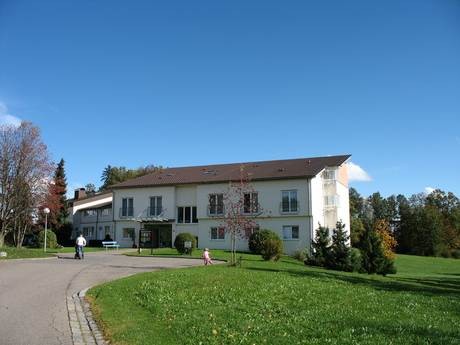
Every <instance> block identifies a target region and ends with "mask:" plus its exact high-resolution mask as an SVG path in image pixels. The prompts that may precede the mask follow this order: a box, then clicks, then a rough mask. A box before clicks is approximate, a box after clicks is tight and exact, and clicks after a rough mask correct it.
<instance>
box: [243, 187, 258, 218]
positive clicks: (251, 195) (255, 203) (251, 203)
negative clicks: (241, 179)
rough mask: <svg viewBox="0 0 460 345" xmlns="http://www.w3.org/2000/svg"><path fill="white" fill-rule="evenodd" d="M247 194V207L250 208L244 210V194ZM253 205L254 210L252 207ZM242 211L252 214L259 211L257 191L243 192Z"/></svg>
mask: <svg viewBox="0 0 460 345" xmlns="http://www.w3.org/2000/svg"><path fill="white" fill-rule="evenodd" d="M248 194H249V207H250V210H249V212H246V211H245V207H246V205H245V198H246V195H248ZM254 196H255V197H256V199H257V200H256V202H254ZM253 207H255V210H254V209H253ZM242 212H243V214H254V213H257V212H259V193H258V192H246V193H243V209H242Z"/></svg>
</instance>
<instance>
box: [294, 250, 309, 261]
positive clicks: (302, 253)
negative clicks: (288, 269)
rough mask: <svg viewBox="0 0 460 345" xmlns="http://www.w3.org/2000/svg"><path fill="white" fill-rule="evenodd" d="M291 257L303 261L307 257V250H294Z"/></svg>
mask: <svg viewBox="0 0 460 345" xmlns="http://www.w3.org/2000/svg"><path fill="white" fill-rule="evenodd" d="M292 257H293V258H294V259H296V260H298V261H301V262H305V260H306V259H307V252H306V250H305V249H304V250H296V251H295V252H294V254H292Z"/></svg>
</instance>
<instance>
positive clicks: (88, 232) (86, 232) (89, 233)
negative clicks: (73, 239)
mask: <svg viewBox="0 0 460 345" xmlns="http://www.w3.org/2000/svg"><path fill="white" fill-rule="evenodd" d="M82 233H83V237H85V238H87V239H88V240H93V239H94V238H93V236H94V226H84V227H83V229H82Z"/></svg>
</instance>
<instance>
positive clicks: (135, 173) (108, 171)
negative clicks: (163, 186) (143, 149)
mask: <svg viewBox="0 0 460 345" xmlns="http://www.w3.org/2000/svg"><path fill="white" fill-rule="evenodd" d="M162 169H163V167H162V166H154V165H147V166H145V167H140V168H137V169H128V168H126V167H123V166H122V167H114V166H111V165H108V166H107V167H105V168H104V171H103V172H102V176H101V182H102V186H101V187H100V188H99V190H100V191H103V190H106V189H107V188H108V187H110V186H112V185H114V184H116V183H120V182H124V181H126V180H130V179H132V178H136V177H140V176H143V175H147V174H150V173H152V172H155V171H159V170H162Z"/></svg>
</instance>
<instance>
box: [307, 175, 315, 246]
mask: <svg viewBox="0 0 460 345" xmlns="http://www.w3.org/2000/svg"><path fill="white" fill-rule="evenodd" d="M311 181H312V178H310V179H308V183H307V191H308V214H309V216H310V240H309V247H310V254H311V253H312V250H313V247H312V243H313V238H314V230H313V208H312V200H313V198H312V195H311V191H312V188H311Z"/></svg>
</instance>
